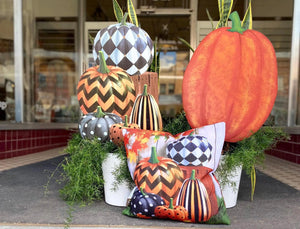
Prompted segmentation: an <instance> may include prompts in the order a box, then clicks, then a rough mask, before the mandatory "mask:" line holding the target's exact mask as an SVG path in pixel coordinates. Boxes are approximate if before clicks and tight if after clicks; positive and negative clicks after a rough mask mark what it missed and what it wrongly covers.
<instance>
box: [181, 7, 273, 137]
mask: <svg viewBox="0 0 300 229" xmlns="http://www.w3.org/2000/svg"><path fill="white" fill-rule="evenodd" d="M230 19H231V20H232V28H228V27H222V28H219V29H216V30H214V31H213V32H211V33H209V34H208V35H207V36H206V37H205V38H204V39H203V40H202V41H201V43H200V44H199V46H198V47H197V49H196V50H195V52H194V54H193V56H192V58H191V60H190V62H189V64H188V66H187V68H186V71H185V74H184V78H183V83H182V102H183V108H184V110H185V112H186V118H187V120H188V122H189V124H190V125H191V127H192V128H196V127H200V126H205V125H210V124H214V123H218V122H225V123H226V135H225V141H228V142H237V141H240V140H242V139H244V138H247V137H249V136H251V135H252V134H253V133H255V132H256V131H257V130H258V129H259V128H260V127H261V126H262V125H263V123H264V122H265V121H266V119H267V118H268V116H269V114H270V112H271V110H272V107H273V105H274V102H275V98H276V94H277V77H278V75H277V62H276V55H275V51H274V48H273V46H272V44H271V42H270V41H269V40H268V39H267V38H266V37H265V36H264V35H263V34H262V33H260V32H258V31H255V30H251V29H248V30H245V31H244V30H243V29H242V28H241V22H240V20H239V17H238V14H237V13H236V12H233V13H232V14H231V15H230Z"/></svg>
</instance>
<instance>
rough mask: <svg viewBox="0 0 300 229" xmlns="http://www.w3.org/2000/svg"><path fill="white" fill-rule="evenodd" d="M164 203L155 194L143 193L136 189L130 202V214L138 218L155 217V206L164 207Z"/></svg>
mask: <svg viewBox="0 0 300 229" xmlns="http://www.w3.org/2000/svg"><path fill="white" fill-rule="evenodd" d="M165 204H166V203H165V201H164V200H163V199H162V198H161V197H160V196H159V195H156V194H152V193H145V192H144V191H143V189H142V188H141V191H140V190H139V189H138V188H137V187H136V188H135V191H134V192H133V195H132V198H131V201H130V204H129V205H130V212H131V213H132V214H134V215H135V216H137V217H139V218H152V217H155V213H154V210H155V208H156V207H157V206H162V205H165Z"/></svg>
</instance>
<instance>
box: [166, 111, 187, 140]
mask: <svg viewBox="0 0 300 229" xmlns="http://www.w3.org/2000/svg"><path fill="white" fill-rule="evenodd" d="M165 122H166V124H165V125H164V131H166V132H169V133H171V134H173V135H176V134H178V133H182V132H185V131H187V130H190V129H191V127H190V124H189V123H188V121H187V119H186V117H185V113H184V112H181V113H179V114H177V115H176V116H175V117H174V118H168V119H167V120H166V121H165Z"/></svg>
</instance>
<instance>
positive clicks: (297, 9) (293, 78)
mask: <svg viewBox="0 0 300 229" xmlns="http://www.w3.org/2000/svg"><path fill="white" fill-rule="evenodd" d="M299 46H300V0H294V15H293V32H292V46H291V62H290V64H291V65H290V83H289V105H288V120H287V126H295V125H296V117H297V107H298V93H299V61H300V59H299V58H300V57H299V53H300V47H299Z"/></svg>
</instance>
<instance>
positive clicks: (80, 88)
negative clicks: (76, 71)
mask: <svg viewBox="0 0 300 229" xmlns="http://www.w3.org/2000/svg"><path fill="white" fill-rule="evenodd" d="M99 58H100V65H99V66H95V67H90V68H89V69H87V70H86V72H85V73H83V74H82V76H81V77H80V80H79V82H78V85H77V99H78V101H79V105H80V109H81V110H82V112H83V113H84V114H87V113H92V112H95V111H96V110H97V107H98V106H100V107H101V108H102V110H103V111H104V112H108V113H115V114H117V115H119V116H121V117H125V115H130V113H131V110H132V107H133V104H134V101H135V88H134V84H133V82H132V80H131V78H130V76H129V75H128V74H127V73H126V72H125V71H124V70H123V69H121V68H119V67H115V66H110V65H106V63H105V59H104V56H103V53H102V52H99Z"/></svg>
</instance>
